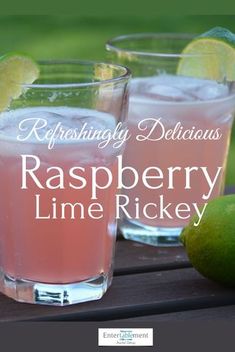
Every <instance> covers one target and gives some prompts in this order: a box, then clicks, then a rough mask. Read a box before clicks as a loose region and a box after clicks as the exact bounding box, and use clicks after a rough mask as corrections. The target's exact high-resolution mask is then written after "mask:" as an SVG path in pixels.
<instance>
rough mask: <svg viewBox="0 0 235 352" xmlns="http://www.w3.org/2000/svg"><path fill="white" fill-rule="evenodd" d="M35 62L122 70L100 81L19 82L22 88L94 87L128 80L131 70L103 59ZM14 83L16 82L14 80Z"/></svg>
mask: <svg viewBox="0 0 235 352" xmlns="http://www.w3.org/2000/svg"><path fill="white" fill-rule="evenodd" d="M37 63H38V64H39V66H43V65H45V66H46V65H48V66H50V65H51V66H53V65H55V66H56V65H76V66H82V67H86V66H87V67H88V66H91V67H92V66H94V65H106V66H107V67H108V66H109V67H113V68H117V69H119V70H120V72H121V71H122V73H120V75H118V76H117V77H114V78H109V79H103V80H100V81H94V82H82V83H79V82H78V83H69V82H68V83H29V84H28V83H23V84H20V85H21V86H22V87H23V88H27V89H28V88H31V89H32V88H34V89H35V88H36V89H40V88H41V89H43V88H44V89H45V88H46V89H56V88H84V87H96V86H100V85H103V84H111V83H116V82H122V81H128V79H129V78H130V77H131V71H130V69H129V68H128V67H126V66H123V65H119V64H113V63H109V62H105V61H92V60H91V61H90V60H79V59H52V60H38V61H37ZM15 83H16V82H15Z"/></svg>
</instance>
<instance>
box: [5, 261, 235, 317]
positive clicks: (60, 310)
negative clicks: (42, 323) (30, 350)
mask: <svg viewBox="0 0 235 352" xmlns="http://www.w3.org/2000/svg"><path fill="white" fill-rule="evenodd" d="M229 304H235V290H232V289H227V288H223V287H221V286H218V285H217V284H215V283H212V282H210V281H208V280H206V279H204V278H202V277H201V276H200V275H199V274H198V273H197V272H196V271H195V270H194V269H192V268H186V269H176V270H169V271H167V270H166V271H162V272H151V273H144V274H132V275H122V276H117V277H115V278H114V282H113V285H112V287H111V288H110V290H109V291H108V292H107V293H106V295H105V296H104V297H103V299H102V300H100V301H99V302H88V303H84V304H79V305H74V306H68V307H48V306H38V305H31V306H29V305H28V304H23V303H21V304H19V303H17V302H14V301H13V300H11V299H9V298H7V297H5V296H3V295H0V321H18V320H28V319H36V320H88V321H92V320H93V321H94V320H101V321H102V320H112V319H121V318H129V317H135V316H139V315H148V314H163V313H171V312H176V311H183V310H190V309H200V308H208V307H214V306H222V305H229Z"/></svg>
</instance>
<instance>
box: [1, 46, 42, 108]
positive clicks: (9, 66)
mask: <svg viewBox="0 0 235 352" xmlns="http://www.w3.org/2000/svg"><path fill="white" fill-rule="evenodd" d="M38 76H39V67H38V65H37V63H36V62H35V61H34V60H33V59H31V58H30V57H28V56H25V55H20V54H16V53H9V54H6V55H4V56H1V57H0V92H1V94H0V111H4V110H5V109H7V108H8V107H9V105H10V102H11V100H12V99H16V98H18V97H19V96H20V95H21V93H22V90H23V88H22V84H31V83H33V82H34V81H35V79H37V78H38Z"/></svg>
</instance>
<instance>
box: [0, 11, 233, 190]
mask: <svg viewBox="0 0 235 352" xmlns="http://www.w3.org/2000/svg"><path fill="white" fill-rule="evenodd" d="M214 26H223V27H227V28H228V29H230V30H231V31H233V32H235V16H234V15H231V16H229V15H228V16H217V15H215V16H206V15H201V16H184V17H178V16H174V17H172V16H170V17H167V16H156V17H155V18H153V17H151V18H148V17H144V16H143V17H141V18H140V17H137V16H134V15H133V16H132V17H130V16H122V17H121V18H120V17H104V18H101V17H100V16H99V17H95V16H90V17H79V16H70V15H68V16H0V44H1V45H0V53H2V54H4V53H6V52H7V51H20V52H26V53H28V54H30V55H32V56H33V57H35V58H36V59H47V58H80V59H89V60H95V59H98V60H105V49H104V45H105V42H106V41H107V39H109V38H111V37H113V36H116V35H122V34H128V33H138V32H187V33H202V32H205V31H207V30H208V29H210V28H212V27H214ZM227 184H235V130H234V131H233V133H232V143H231V148H230V155H229V165H228V172H227Z"/></svg>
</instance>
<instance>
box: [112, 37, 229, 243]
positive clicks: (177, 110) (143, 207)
mask: <svg viewBox="0 0 235 352" xmlns="http://www.w3.org/2000/svg"><path fill="white" fill-rule="evenodd" d="M186 39H187V38H184V37H182V38H181V37H177V36H174V35H172V36H171V35H166V36H165V37H164V35H151V34H149V35H148V34H146V35H145V34H143V35H141V34H140V35H133V36H126V37H119V38H115V39H114V40H113V41H111V42H110V43H108V45H107V47H108V50H109V51H110V52H111V54H113V58H114V57H116V56H118V58H119V62H121V63H125V64H126V65H129V66H130V68H131V69H132V73H133V79H132V81H131V88H130V102H129V113H128V127H129V130H130V133H131V136H132V137H131V138H130V139H129V140H128V142H127V147H126V151H125V154H124V164H125V165H126V166H127V167H131V168H134V169H136V170H138V173H139V175H143V174H145V175H146V170H148V169H149V170H148V173H147V176H148V182H147V184H146V180H145V182H143V181H142V182H138V183H137V185H136V186H135V187H133V188H128V187H126V188H125V189H124V190H123V193H124V194H125V195H126V196H127V197H128V199H129V202H128V204H127V205H126V207H125V209H124V211H123V217H122V220H121V221H120V230H121V232H122V233H123V235H124V237H125V238H126V239H131V240H135V241H139V242H143V243H148V244H151V245H155V246H169V245H179V234H180V232H181V230H182V228H183V227H184V226H185V225H187V223H188V222H189V219H190V217H191V216H192V215H193V214H195V213H197V214H198V215H199V220H200V219H201V218H202V216H203V211H202V212H201V213H200V208H201V207H202V208H203V209H205V208H204V206H206V203H207V202H208V201H209V200H210V199H212V198H214V197H217V196H218V195H220V194H222V193H223V190H224V180H225V170H226V161H227V155H228V150H229V143H230V133H231V127H232V122H233V113H234V107H235V95H234V87H233V85H232V84H227V82H226V80H225V79H224V80H223V81H222V82H217V81H215V80H211V79H207V78H206V77H205V78H204V77H203V74H202V78H195V77H193V76H192V77H190V76H188V77H187V76H181V75H177V74H176V72H177V66H178V63H179V60H181V55H180V53H181V52H182V49H183V48H184V47H185V46H186V44H187V40H186ZM177 50H178V51H177ZM188 60H190V57H189V58H188ZM192 60H194V61H193V64H194V65H195V62H198V65H199V68H200V56H199V57H197V58H195V57H192ZM195 60H197V61H195ZM199 72H200V69H199ZM130 175H131V172H129V174H127V173H126V177H125V180H124V181H125V182H124V183H125V185H127V186H130V184H131V182H132V181H130ZM137 210H138V211H137Z"/></svg>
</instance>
